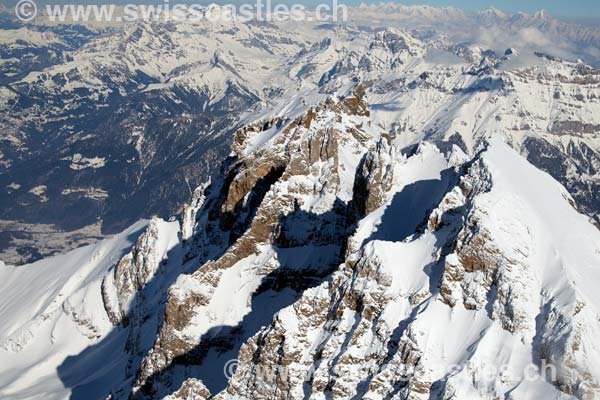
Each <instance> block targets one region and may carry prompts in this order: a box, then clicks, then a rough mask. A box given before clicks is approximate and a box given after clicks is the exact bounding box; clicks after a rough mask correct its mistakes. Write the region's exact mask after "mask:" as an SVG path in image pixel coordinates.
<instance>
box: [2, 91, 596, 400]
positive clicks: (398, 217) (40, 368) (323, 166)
mask: <svg viewBox="0 0 600 400" xmlns="http://www.w3.org/2000/svg"><path fill="white" fill-rule="evenodd" d="M505 140H506V138H505ZM141 228H142V225H140V224H138V225H134V226H132V227H131V228H129V229H128V230H126V231H125V232H123V233H122V234H120V235H118V236H115V237H114V238H111V239H107V240H105V241H103V242H100V243H98V244H97V245H93V246H89V247H85V248H82V249H78V250H75V251H74V252H72V253H68V254H66V255H64V256H57V257H54V258H50V259H48V260H43V261H39V262H37V263H35V264H31V265H27V266H21V267H11V266H6V265H3V266H2V267H1V269H0V274H1V275H2V279H0V282H3V283H2V285H3V288H2V290H0V296H1V299H2V302H1V303H2V304H3V307H2V309H1V310H0V312H1V314H0V315H1V318H2V321H3V322H4V323H3V332H2V338H3V339H2V346H3V347H2V350H0V351H1V352H2V358H3V360H9V362H5V363H3V365H2V370H0V379H1V382H2V384H1V387H2V389H1V392H0V393H1V394H2V396H3V397H9V398H25V397H27V398H44V399H49V398H65V397H67V396H68V394H69V393H71V396H72V397H71V398H76V399H77V398H105V397H106V396H107V395H109V394H110V396H111V398H113V399H118V398H162V397H163V396H167V395H168V396H169V398H171V399H192V398H194V399H198V398H208V397H210V396H216V398H223V399H229V398H248V399H256V398H294V399H295V398H300V397H309V398H327V397H332V398H373V399H379V398H386V397H387V398H414V399H428V398H431V397H432V396H433V397H434V398H451V397H453V396H454V397H456V398H470V399H471V398H473V399H475V398H481V399H494V398H498V397H505V396H509V398H514V399H526V398H527V399H528V398H565V399H567V398H586V399H587V398H596V397H597V396H598V395H599V393H600V392H599V390H600V389H599V388H598V383H597V382H596V380H595V378H594V377H597V376H599V374H600V370H599V369H600V362H599V360H600V348H598V346H597V344H596V343H595V340H594V338H595V337H596V335H597V333H598V332H597V331H598V329H599V325H598V312H599V310H600V299H599V298H598V296H597V294H596V290H595V284H596V282H598V280H599V279H600V275H599V274H600V231H599V230H598V229H597V228H596V227H595V226H594V225H593V224H592V223H591V221H590V219H589V218H588V217H587V216H584V215H582V214H580V213H579V212H578V211H577V210H576V209H575V201H574V200H573V198H572V197H571V196H570V194H569V193H568V192H567V190H566V189H565V188H564V187H563V186H562V185H561V184H559V183H558V182H557V181H555V180H554V179H553V178H552V177H551V176H550V175H548V174H546V173H544V172H542V171H540V170H539V169H537V168H536V167H535V166H533V165H531V164H530V163H528V162H527V161H526V160H525V158H523V157H522V156H520V155H519V154H518V153H517V152H515V151H514V150H513V149H511V147H510V146H509V145H508V144H507V143H505V142H504V141H503V140H502V137H501V135H500V134H498V133H492V134H491V135H487V136H485V137H482V139H481V140H480V141H479V144H478V145H477V146H476V147H475V148H474V149H473V152H471V151H468V152H465V151H463V150H461V148H460V146H459V145H457V144H453V143H451V142H447V141H446V142H439V145H438V146H436V145H435V144H434V143H432V142H422V143H421V144H420V145H419V146H417V147H416V148H414V149H412V150H410V151H408V152H407V151H403V150H402V149H401V148H400V147H399V146H398V145H397V141H396V140H395V139H394V138H393V137H392V136H390V134H389V132H388V131H387V130H386V129H384V128H383V127H382V126H381V124H378V123H376V122H375V121H374V115H373V113H372V112H371V110H370V109H369V106H368V104H367V102H366V97H365V88H364V86H362V85H359V86H357V87H356V88H355V89H354V91H353V92H348V93H342V92H338V94H337V95H336V96H332V97H329V98H328V99H326V100H324V101H323V102H320V103H319V104H318V105H317V106H314V107H308V109H307V111H306V112H305V113H301V114H300V115H299V116H297V117H295V118H291V119H286V118H282V117H279V118H274V119H271V120H264V121H262V122H261V123H257V124H253V125H249V126H247V127H245V128H244V129H241V130H239V131H238V132H237V134H236V137H235V139H234V142H233V147H232V155H231V157H230V158H229V159H228V160H227V161H225V162H224V164H223V169H222V174H221V175H220V177H217V178H215V179H214V180H213V181H212V182H210V183H208V184H206V185H204V186H203V187H201V188H199V189H198V190H197V191H196V192H195V195H194V199H193V202H192V203H190V204H189V205H188V206H186V207H185V212H184V214H183V215H182V218H181V220H180V221H179V222H170V223H167V222H163V221H161V220H158V219H155V220H152V221H151V222H150V223H149V224H148V225H147V226H146V228H145V230H144V231H143V233H141V234H140V232H141V230H140V229H141ZM142 230H143V229H142ZM184 238H185V240H184ZM134 241H135V245H133V247H132V248H131V250H129V251H128V250H127V246H128V245H129V244H130V243H132V242H134ZM119 257H120V259H119ZM49 277H51V279H50V278H49ZM230 360H236V361H235V363H236V364H235V365H236V366H237V367H236V368H235V367H234V368H232V367H231V366H232V364H231V362H230ZM455 365H460V366H462V368H460V369H457V368H451V366H455ZM528 366H533V367H534V372H535V374H534V376H533V377H532V375H531V371H530V370H529V375H523V374H524V372H523V371H524V370H525V369H526V367H528ZM541 366H545V367H547V368H549V369H551V370H553V371H556V376H555V378H554V377H553V376H550V377H548V376H546V375H545V374H541V373H540V370H539V368H540V367H541ZM501 367H502V368H503V372H502V374H501V375H493V376H492V377H491V378H490V377H489V376H488V375H485V374H486V373H488V372H486V371H489V370H490V368H501ZM536 371H537V372H536Z"/></svg>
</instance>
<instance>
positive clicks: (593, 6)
mask: <svg viewBox="0 0 600 400" xmlns="http://www.w3.org/2000/svg"><path fill="white" fill-rule="evenodd" d="M358 3H360V1H358ZM399 3H402V4H429V5H432V6H455V7H457V8H461V9H463V10H466V11H476V10H481V9H484V8H487V7H492V6H493V7H496V8H499V9H500V10H503V11H510V12H517V11H525V12H532V11H536V10H540V9H544V10H547V11H549V12H550V14H552V15H554V16H561V17H585V18H600V0H404V1H400V2H399Z"/></svg>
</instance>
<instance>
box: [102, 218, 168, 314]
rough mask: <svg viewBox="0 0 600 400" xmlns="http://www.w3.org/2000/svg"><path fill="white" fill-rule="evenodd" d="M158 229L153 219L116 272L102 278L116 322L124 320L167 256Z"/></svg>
mask: <svg viewBox="0 0 600 400" xmlns="http://www.w3.org/2000/svg"><path fill="white" fill-rule="evenodd" d="M158 230H159V227H158V220H156V219H153V220H152V221H150V223H149V224H148V227H147V228H146V231H145V232H144V233H143V234H142V235H141V236H140V237H139V238H138V240H137V243H136V244H135V246H134V247H133V248H132V250H131V251H130V252H129V253H127V254H126V255H125V256H123V258H121V260H120V261H119V263H118V264H117V265H116V267H115V269H114V272H113V274H112V275H108V276H107V277H106V278H105V279H104V280H103V281H102V298H103V300H104V307H105V309H106V313H107V314H108V316H109V318H110V321H111V322H112V323H113V324H115V325H116V324H119V323H121V322H123V321H122V320H123V318H124V317H125V316H126V315H127V313H128V312H129V310H130V306H131V302H132V300H133V298H134V297H135V295H136V294H137V293H138V292H139V291H140V290H141V289H142V288H143V287H144V286H145V285H146V284H147V283H148V282H149V281H150V280H151V279H152V278H153V277H154V274H155V273H156V271H157V269H158V266H159V264H160V263H161V261H162V258H163V257H164V255H165V254H162V253H160V250H161V249H160V247H159V244H158V240H159V232H158ZM124 322H125V323H128V322H127V321H124Z"/></svg>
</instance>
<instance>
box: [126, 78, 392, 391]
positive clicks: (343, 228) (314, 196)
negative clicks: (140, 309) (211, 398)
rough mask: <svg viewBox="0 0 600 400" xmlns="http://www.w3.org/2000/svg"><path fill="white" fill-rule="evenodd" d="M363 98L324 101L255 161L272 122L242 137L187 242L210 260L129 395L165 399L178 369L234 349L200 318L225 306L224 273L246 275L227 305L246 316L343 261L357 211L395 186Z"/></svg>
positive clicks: (294, 293) (173, 311)
mask: <svg viewBox="0 0 600 400" xmlns="http://www.w3.org/2000/svg"><path fill="white" fill-rule="evenodd" d="M363 96H364V92H363V90H362V88H360V87H359V88H358V89H357V91H356V92H355V93H354V94H353V95H351V96H348V97H347V98H344V99H341V100H337V101H336V100H334V99H329V100H328V101H326V102H325V103H323V104H321V105H319V106H317V107H316V108H314V109H309V111H308V112H307V114H305V115H304V116H302V117H299V118H297V119H295V120H293V121H291V122H289V123H288V124H287V125H286V124H280V126H279V127H278V128H275V129H279V131H280V133H278V134H277V135H274V136H273V138H272V139H271V143H269V145H265V146H263V147H262V148H260V149H258V150H256V151H255V152H253V153H248V152H247V146H249V145H250V144H251V143H252V140H253V136H252V135H253V134H254V135H258V134H261V135H262V133H261V132H263V131H261V128H262V129H263V130H269V129H273V127H276V126H277V124H276V123H266V124H264V125H263V126H262V127H258V126H257V127H256V128H252V129H244V130H242V131H240V132H239V133H238V139H236V140H235V143H236V145H235V146H234V151H235V153H236V154H237V157H238V160H234V161H232V163H231V164H230V165H229V166H227V167H226V172H225V173H226V178H225V180H224V181H223V183H222V184H221V188H220V189H219V188H214V189H212V190H210V193H212V194H213V195H212V197H211V195H209V196H208V197H207V198H206V201H205V202H204V203H203V204H204V205H203V208H202V209H201V211H200V212H201V214H198V215H199V219H198V221H197V222H196V232H195V236H194V237H193V238H192V240H191V241H189V243H188V247H189V248H188V251H189V252H190V253H191V254H195V256H189V255H188V256H187V257H188V258H189V259H190V260H192V259H193V260H194V261H193V262H194V263H202V261H200V260H202V259H205V260H206V261H205V262H204V265H202V266H200V267H199V268H197V270H196V271H195V272H193V273H192V274H191V275H182V276H180V277H179V279H178V281H177V283H176V284H175V285H174V286H173V287H171V289H170V290H169V296H168V301H167V305H166V310H165V318H164V321H165V322H164V324H163V326H162V328H161V329H160V333H159V335H158V338H157V341H156V343H155V345H154V347H153V349H152V350H151V352H150V354H149V355H148V356H147V357H146V359H145V360H144V362H143V365H142V369H141V371H140V374H139V376H138V379H137V383H136V386H137V387H138V388H136V389H134V391H135V393H138V394H143V395H146V396H148V395H152V396H154V395H155V394H158V393H162V392H161V387H164V386H172V385H173V384H175V382H176V380H177V379H178V378H177V377H176V376H177V374H181V372H176V371H188V372H187V373H192V372H191V371H193V369H194V367H193V366H194V365H195V364H201V363H202V362H203V360H204V359H205V358H206V357H208V356H209V353H210V352H211V350H212V349H214V348H219V349H221V350H220V351H221V352H227V351H232V350H235V349H236V348H239V346H240V345H241V342H240V339H239V338H238V336H239V334H240V333H239V332H237V331H236V330H234V331H232V332H231V334H222V335H219V336H213V334H211V333H210V331H208V332H202V330H203V328H202V326H206V324H207V322H206V321H205V320H206V315H207V314H209V315H210V314H212V313H214V312H215V311H212V310H214V309H215V307H220V306H219V305H218V304H217V302H222V301H223V299H221V298H220V297H219V292H220V291H222V289H221V287H223V286H226V285H229V283H230V282H228V279H230V274H231V272H230V271H235V270H238V269H239V268H243V269H244V271H245V272H244V276H243V280H244V281H246V282H248V283H247V284H248V285H249V286H251V287H253V288H254V289H251V290H252V292H250V294H249V295H250V296H249V297H248V298H247V299H244V298H241V299H231V300H230V301H232V302H233V305H232V307H234V305H235V304H236V303H238V304H239V305H235V307H241V308H245V307H247V306H248V304H249V302H258V301H259V300H258V299H260V298H262V297H264V296H265V295H267V294H268V293H272V292H273V291H274V292H281V291H286V292H289V295H288V296H291V299H293V298H296V297H298V296H299V295H300V294H301V293H302V291H303V290H305V289H306V288H308V287H311V286H315V285H317V284H318V283H319V282H320V281H321V280H323V279H324V278H325V277H326V276H327V275H328V274H329V273H330V272H331V271H332V270H333V269H334V268H335V267H337V265H338V264H339V263H340V262H342V261H343V256H344V252H345V248H346V238H347V237H348V235H349V234H350V233H351V231H352V229H353V228H352V227H353V226H354V223H355V222H356V218H357V216H358V215H359V214H360V213H358V214H357V212H356V210H357V209H362V210H363V214H364V210H365V209H366V208H367V207H373V206H374V204H375V203H376V202H377V201H379V202H381V201H382V196H383V193H384V192H385V191H386V185H387V186H389V184H390V179H391V178H390V176H391V171H389V169H390V152H391V147H390V146H389V145H387V144H386V143H385V142H382V141H381V140H379V139H377V136H378V132H377V128H371V127H368V126H367V125H368V124H369V121H368V119H367V116H368V112H365V110H367V107H366V105H365V104H364V100H363V98H364V97H363ZM365 129H367V130H368V131H369V134H367V133H366V131H365ZM241 137H244V139H241ZM368 138H371V139H368ZM245 146H246V147H245ZM369 151H370V152H372V153H369V154H370V155H369V156H368V157H367V158H368V162H367V164H368V165H364V162H363V163H362V164H363V166H361V167H359V163H361V158H362V157H363V156H362V154H363V153H368V152H369ZM342 153H343V154H344V158H341V154H342ZM377 157H386V158H385V160H379V161H378V160H376V158H377ZM386 163H387V164H386ZM386 168H387V171H386ZM360 174H363V175H362V179H363V181H364V182H363V184H362V187H361V188H356V187H354V175H360ZM355 206H356V208H355ZM211 246H212V250H211V249H210V247H211ZM199 247H202V248H201V249H199ZM209 251H210V253H209ZM303 252H308V253H306V254H304V255H301V254H302V253H303ZM311 253H312V254H311ZM194 257H196V258H194ZM209 260H210V261H209ZM246 296H248V294H247V295H246ZM217 298H219V300H216V299H217ZM271 317H272V316H269V317H268V318H269V319H270V318H271ZM214 318H215V319H216V320H226V319H227V316H215V317H214ZM234 321H235V320H234ZM235 322H237V321H235ZM192 326H195V327H197V329H196V330H195V329H192V328H191V327H192ZM240 329H245V328H243V327H240ZM234 332H236V333H235V334H234ZM244 334H246V335H248V334H250V332H244V333H242V335H244ZM205 384H206V382H205Z"/></svg>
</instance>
